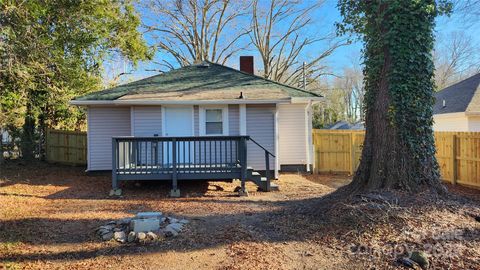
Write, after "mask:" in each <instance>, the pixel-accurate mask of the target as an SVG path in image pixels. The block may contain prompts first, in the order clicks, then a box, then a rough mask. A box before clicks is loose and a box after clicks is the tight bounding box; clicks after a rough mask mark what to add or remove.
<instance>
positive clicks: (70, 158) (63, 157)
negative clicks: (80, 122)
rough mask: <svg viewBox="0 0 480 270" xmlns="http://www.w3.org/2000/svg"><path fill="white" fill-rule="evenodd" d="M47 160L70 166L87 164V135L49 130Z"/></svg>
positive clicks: (84, 133)
mask: <svg viewBox="0 0 480 270" xmlns="http://www.w3.org/2000/svg"><path fill="white" fill-rule="evenodd" d="M46 152H47V155H46V158H47V161H48V162H52V163H61V164H68V165H86V164H87V133H86V132H78V131H64V130H53V129H49V130H47V137H46Z"/></svg>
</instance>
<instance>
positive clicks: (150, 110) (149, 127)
mask: <svg viewBox="0 0 480 270" xmlns="http://www.w3.org/2000/svg"><path fill="white" fill-rule="evenodd" d="M132 111H133V112H132V115H133V121H132V124H133V135H134V136H140V137H141V136H143V137H151V136H155V135H157V136H162V110H161V108H160V106H155V107H132Z"/></svg>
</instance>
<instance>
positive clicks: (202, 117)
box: [198, 105, 229, 136]
mask: <svg viewBox="0 0 480 270" xmlns="http://www.w3.org/2000/svg"><path fill="white" fill-rule="evenodd" d="M207 109H209V110H222V129H223V132H222V134H206V120H207V119H206V110H207ZM198 120H199V128H200V130H199V134H200V136H228V130H229V128H228V127H229V121H228V105H215V106H199V119H198Z"/></svg>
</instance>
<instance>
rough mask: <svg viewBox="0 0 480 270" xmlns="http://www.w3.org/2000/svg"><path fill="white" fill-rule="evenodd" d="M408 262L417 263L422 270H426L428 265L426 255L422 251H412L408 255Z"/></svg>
mask: <svg viewBox="0 0 480 270" xmlns="http://www.w3.org/2000/svg"><path fill="white" fill-rule="evenodd" d="M410 260H412V261H414V262H416V263H418V265H420V267H422V269H428V266H429V265H430V263H429V261H428V255H427V254H426V253H425V252H423V251H413V252H412V254H410Z"/></svg>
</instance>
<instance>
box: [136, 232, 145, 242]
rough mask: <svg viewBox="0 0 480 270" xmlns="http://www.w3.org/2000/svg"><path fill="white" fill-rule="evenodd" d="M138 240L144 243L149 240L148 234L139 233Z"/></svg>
mask: <svg viewBox="0 0 480 270" xmlns="http://www.w3.org/2000/svg"><path fill="white" fill-rule="evenodd" d="M137 239H138V241H144V240H145V239H147V234H146V233H144V232H139V233H137Z"/></svg>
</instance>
